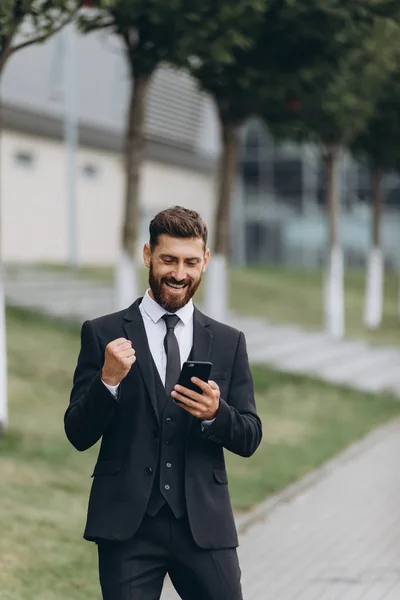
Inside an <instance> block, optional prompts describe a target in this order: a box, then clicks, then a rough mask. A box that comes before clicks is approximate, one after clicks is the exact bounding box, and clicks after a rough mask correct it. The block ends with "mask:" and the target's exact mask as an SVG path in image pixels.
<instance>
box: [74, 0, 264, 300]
mask: <svg viewBox="0 0 400 600" xmlns="http://www.w3.org/2000/svg"><path fill="white" fill-rule="evenodd" d="M94 4H95V7H96V9H97V10H94V11H92V14H88V15H86V16H85V17H83V18H82V19H81V20H80V23H81V27H82V29H83V30H84V31H86V32H88V31H93V30H96V29H104V28H109V29H110V31H113V32H114V33H116V34H117V35H119V36H120V37H121V39H122V41H123V44H124V49H125V55H126V58H127V62H128V64H129V68H130V75H131V97H130V104H129V109H128V117H127V127H126V142H125V169H126V186H125V214H124V221H123V230H122V252H121V257H120V260H119V264H118V267H117V285H116V288H117V292H116V296H117V304H118V307H119V308H122V307H123V306H126V305H128V304H130V303H131V302H132V300H133V299H134V298H135V297H136V296H137V284H136V268H135V258H136V257H135V255H136V246H137V238H138V225H139V183H140V170H141V164H142V161H143V147H144V141H145V132H144V121H145V110H146V100H147V95H148V90H149V86H150V82H151V79H152V76H153V74H154V72H155V71H156V69H157V68H158V67H159V66H160V65H162V64H165V63H169V64H173V65H175V66H177V67H182V66H184V65H185V64H186V63H187V61H188V59H191V60H192V61H194V62H196V60H198V58H197V57H199V56H200V57H201V56H203V55H205V54H210V55H211V54H212V55H214V56H215V57H216V59H217V60H219V61H220V62H221V63H222V64H225V63H226V62H229V61H230V60H231V50H232V48H235V47H245V46H246V44H247V43H248V40H247V37H246V33H247V32H248V31H249V30H250V29H251V27H252V26H253V25H254V24H255V23H256V21H257V19H258V13H259V10H260V6H262V0H238V1H237V2H234V3H232V2H231V0H220V1H219V2H217V3H215V2H213V1H212V0H204V1H203V2H202V3H199V2H196V1H195V0H190V1H188V0H186V1H184V0H171V1H170V2H165V1H164V0H151V1H150V0H135V1H133V0H104V1H102V0H97V2H94Z"/></svg>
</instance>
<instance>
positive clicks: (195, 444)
mask: <svg viewBox="0 0 400 600" xmlns="http://www.w3.org/2000/svg"><path fill="white" fill-rule="evenodd" d="M140 302H141V299H138V300H137V301H136V302H135V303H134V304H133V305H132V306H131V307H129V308H128V309H127V310H124V311H121V312H117V313H114V314H111V315H107V316H104V317H100V318H98V319H94V320H93V321H86V322H85V323H84V324H83V326H82V337H81V351H80V354H79V358H78V364H77V367H76V371H75V375H74V385H73V389H72V392H71V399H70V404H69V407H68V409H67V411H66V413H65V418H64V422H65V431H66V434H67V437H68V439H69V440H70V442H71V443H72V444H73V446H75V448H77V449H78V450H86V449H87V448H90V447H91V446H93V444H95V443H96V442H97V441H98V440H99V439H100V438H101V445H100V451H99V456H98V460H97V463H96V466H95V468H94V472H93V477H94V481H93V485H92V490H91V494H90V500H89V508H88V518H87V524H86V529H85V534H84V537H85V538H86V539H88V540H93V541H96V540H97V539H99V538H100V539H110V540H126V539H128V538H130V537H132V536H133V535H134V534H135V533H136V531H137V530H138V528H139V526H140V523H141V520H142V518H143V516H144V514H145V511H146V507H147V502H148V499H149V496H150V493H151V488H152V482H153V477H154V472H155V470H156V469H155V467H156V464H157V460H158V445H159V431H160V421H159V419H160V416H159V414H158V406H157V398H156V392H155V383H154V368H153V362H152V358H151V354H150V350H149V347H148V343H147V338H146V332H145V328H144V324H143V320H142V317H141V314H140V311H139V304H140ZM193 318H194V321H193V354H192V359H193V360H205V361H207V360H209V361H211V362H212V364H213V368H212V372H211V377H210V378H211V379H214V380H215V381H216V382H217V383H218V385H219V387H220V390H221V400H220V407H219V410H218V413H217V417H216V419H215V422H214V423H213V424H212V425H211V426H210V427H209V428H207V429H206V430H205V431H204V432H203V431H202V428H201V422H200V421H199V420H198V419H196V418H195V417H192V416H191V415H189V424H188V427H187V434H186V452H185V459H186V467H185V494H186V504H187V511H188V518H189V522H190V527H191V530H192V533H193V537H194V539H195V541H196V543H197V544H198V545H199V546H200V547H202V548H214V549H216V548H227V547H234V546H237V544H238V540H237V534H236V528H235V523H234V520H233V514H232V509H231V503H230V498H229V492H228V485H227V484H228V478H227V473H226V469H225V461H224V453H223V448H227V449H228V450H230V451H231V452H234V453H235V454H239V455H240V456H251V455H252V454H253V452H254V451H255V450H256V449H257V447H258V445H259V444H260V441H261V436H262V430H261V422H260V419H259V417H258V415H257V412H256V407H255V400H254V386H253V380H252V376H251V372H250V367H249V363H248V358H247V351H246V343H245V338H244V335H243V333H241V332H239V331H237V330H235V329H233V328H232V327H228V326H227V325H223V324H221V323H218V322H217V321H214V320H212V319H210V318H208V317H206V316H205V315H204V314H202V313H201V312H200V311H199V310H198V309H196V308H195V310H194V316H193ZM119 337H126V338H128V339H130V340H131V341H132V344H133V347H134V349H135V351H136V362H135V363H134V364H133V366H132V368H131V370H130V372H129V374H128V375H127V377H126V378H125V379H124V380H123V381H122V382H121V385H120V389H119V396H118V398H117V399H115V398H114V397H113V395H112V394H111V393H110V392H109V391H108V390H107V388H106V387H105V386H104V384H103V383H102V381H101V369H102V366H103V363H104V351H105V347H106V345H107V344H108V343H109V342H110V341H112V340H114V339H116V338H119ZM151 471H153V474H151Z"/></svg>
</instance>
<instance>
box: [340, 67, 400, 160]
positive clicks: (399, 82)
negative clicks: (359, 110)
mask: <svg viewBox="0 0 400 600" xmlns="http://www.w3.org/2000/svg"><path fill="white" fill-rule="evenodd" d="M351 149H352V150H353V152H354V153H355V154H356V155H357V156H358V157H360V158H361V159H366V160H368V161H369V162H371V163H373V164H374V165H378V166H380V167H383V168H399V166H400V68H399V69H398V70H397V71H396V72H395V73H394V74H393V75H392V76H391V77H390V78H389V79H388V80H387V82H386V84H385V85H384V86H383V89H382V92H381V97H380V99H379V101H378V103H377V105H376V107H375V110H374V112H373V114H372V116H371V118H370V119H369V121H368V123H367V126H366V128H365V130H364V131H363V132H362V133H361V135H359V136H358V137H357V138H356V139H355V141H354V143H353V144H352V147H351Z"/></svg>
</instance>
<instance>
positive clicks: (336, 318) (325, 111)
mask: <svg viewBox="0 0 400 600" xmlns="http://www.w3.org/2000/svg"><path fill="white" fill-rule="evenodd" d="M398 35H399V29H398V24H397V23H396V22H395V21H393V20H391V19H388V18H385V17H375V19H373V20H372V21H371V22H361V23H360V24H359V26H357V27H355V31H354V30H350V32H349V35H348V36H346V37H347V40H346V41H347V43H348V45H349V50H348V53H347V56H345V57H344V58H343V59H341V60H340V61H339V62H338V64H337V68H336V69H335V71H334V72H331V73H329V74H328V73H325V74H324V73H321V74H320V75H319V74H318V73H317V77H316V78H315V80H314V81H313V83H312V84H311V85H310V90H308V93H307V95H308V101H305V104H304V106H305V110H304V113H303V118H305V121H306V123H307V127H308V129H309V131H310V132H311V133H312V134H314V136H315V139H317V140H319V141H320V142H321V144H322V148H323V156H324V162H325V181H326V185H325V189H326V204H327V209H328V225H329V263H328V271H327V275H326V283H325V323H326V330H327V333H329V334H330V335H331V336H333V337H335V338H340V337H342V336H343V335H344V329H345V323H344V321H345V319H344V289H343V252H342V249H341V245H340V241H339V231H338V222H339V208H340V196H339V190H338V183H339V172H338V169H339V160H340V157H341V155H342V153H343V151H344V149H346V148H347V147H348V146H349V145H350V144H351V142H352V141H353V140H354V138H355V137H356V136H357V135H359V134H360V133H361V132H362V131H363V129H364V128H365V126H366V124H367V122H368V119H369V118H370V117H371V115H372V114H373V111H374V108H375V105H376V103H377V101H378V99H379V95H380V93H381V90H382V85H384V84H385V82H386V80H387V78H388V76H389V75H390V73H391V72H392V71H394V69H395V68H396V63H397V52H398V50H397V37H398ZM302 112H303V111H302Z"/></svg>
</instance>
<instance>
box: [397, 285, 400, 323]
mask: <svg viewBox="0 0 400 600" xmlns="http://www.w3.org/2000/svg"><path fill="white" fill-rule="evenodd" d="M397 314H398V315H399V319H400V282H399V295H398V298H397Z"/></svg>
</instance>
